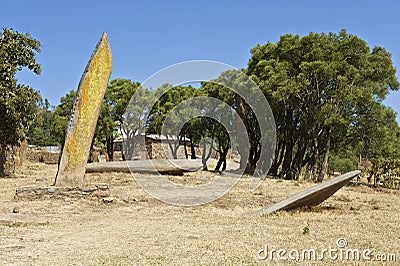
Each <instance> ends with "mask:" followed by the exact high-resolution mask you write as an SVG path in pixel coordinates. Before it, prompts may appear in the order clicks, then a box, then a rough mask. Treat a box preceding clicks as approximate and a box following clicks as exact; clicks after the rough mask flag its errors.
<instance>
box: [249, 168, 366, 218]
mask: <svg viewBox="0 0 400 266" xmlns="http://www.w3.org/2000/svg"><path fill="white" fill-rule="evenodd" d="M360 173H361V171H359V170H356V171H352V172H348V173H346V174H343V175H340V176H337V177H334V178H332V179H330V180H328V181H326V182H324V183H321V184H319V185H317V186H314V187H311V188H309V189H306V190H303V191H301V192H299V193H297V194H295V195H293V196H290V197H289V198H286V199H284V200H282V201H280V202H278V203H275V204H272V205H270V206H268V207H265V208H262V209H260V210H258V211H256V212H254V213H253V214H255V215H257V214H260V215H262V214H270V213H273V212H276V211H280V210H290V209H296V208H299V207H303V206H315V205H318V204H320V203H321V202H323V201H324V200H326V199H327V198H329V197H330V196H332V195H333V194H334V193H335V192H336V191H338V190H339V189H340V188H341V187H343V186H344V185H346V184H347V183H348V182H349V181H350V180H351V179H352V178H354V177H355V176H357V175H359V174H360Z"/></svg>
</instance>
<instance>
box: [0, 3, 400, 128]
mask: <svg viewBox="0 0 400 266" xmlns="http://www.w3.org/2000/svg"><path fill="white" fill-rule="evenodd" d="M399 12H400V1H395V0H393V1H386V0H381V1H368V0H364V1H357V0H353V1H348V0H347V1H342V0H339V1H240V2H239V1H140V2H139V1H118V0H115V1H100V0H98V1H74V0H71V1H40V0H36V1H2V3H1V4H0V26H1V27H7V28H11V27H12V28H14V29H15V30H17V31H19V32H21V33H25V32H29V33H30V34H31V35H32V36H33V37H34V38H36V39H38V40H40V41H41V43H42V52H41V53H40V54H39V55H38V61H39V63H40V64H41V65H42V74H41V75H40V76H35V75H34V74H32V73H30V72H28V71H22V72H21V73H20V74H19V75H18V78H19V81H20V82H22V83H25V84H28V85H31V86H32V87H34V88H35V89H37V90H40V92H41V94H42V96H43V97H44V98H48V99H49V100H50V102H51V104H53V105H57V104H58V102H59V99H60V97H61V96H63V95H65V94H66V93H67V92H68V91H69V90H71V89H76V87H77V85H78V83H79V79H80V77H81V75H82V72H83V70H84V68H85V66H86V63H87V61H88V59H89V57H90V55H91V53H92V51H93V49H94V46H95V44H96V42H97V41H98V39H99V38H100V36H101V34H102V32H103V31H106V32H107V35H108V39H109V42H110V45H111V49H112V53H113V73H112V76H111V79H114V78H118V77H121V78H129V79H131V80H133V81H139V82H143V81H144V80H145V79H146V78H148V77H149V76H150V75H152V74H153V73H155V72H156V71H158V70H160V69H162V68H164V67H167V66H169V65H171V64H175V63H179V62H182V61H187V60H194V59H208V60H216V61H220V62H223V63H226V64H229V65H232V66H234V67H237V68H243V67H246V64H247V61H248V59H249V58H250V52H249V50H250V49H251V48H252V47H254V46H255V45H256V44H258V43H260V44H264V43H266V42H267V41H271V42H276V41H277V40H278V38H279V36H280V35H282V34H285V33H293V34H300V35H306V34H308V33H309V32H310V31H313V32H336V33H337V32H339V31H340V30H341V29H347V31H348V32H349V33H351V34H356V35H358V36H359V37H361V38H363V39H364V40H366V41H367V42H368V44H369V45H370V46H371V47H373V46H375V45H379V46H383V47H385V48H386V49H387V50H388V51H389V52H390V53H391V54H392V59H393V62H394V65H395V66H396V68H397V69H400V27H399V25H400V23H399V22H398V14H399ZM399 71H400V70H399ZM397 76H398V77H399V79H400V75H399V74H397ZM399 102H400V93H391V95H389V96H388V98H387V99H386V100H385V104H386V105H389V106H391V107H392V108H393V109H395V110H396V111H397V112H398V113H400V103H399ZM399 118H400V116H399ZM398 120H399V121H400V119H398Z"/></svg>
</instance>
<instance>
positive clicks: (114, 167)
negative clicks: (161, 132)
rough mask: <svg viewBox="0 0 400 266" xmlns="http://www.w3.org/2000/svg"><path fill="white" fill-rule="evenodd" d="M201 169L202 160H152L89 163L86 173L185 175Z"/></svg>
mask: <svg viewBox="0 0 400 266" xmlns="http://www.w3.org/2000/svg"><path fill="white" fill-rule="evenodd" d="M201 167H202V163H201V161H200V160H187V159H175V160H166V159H152V160H138V161H122V162H105V163H89V164H88V165H87V166H86V173H106V172H125V173H142V174H143V173H145V174H167V175H183V173H185V172H194V171H197V170H200V169H201Z"/></svg>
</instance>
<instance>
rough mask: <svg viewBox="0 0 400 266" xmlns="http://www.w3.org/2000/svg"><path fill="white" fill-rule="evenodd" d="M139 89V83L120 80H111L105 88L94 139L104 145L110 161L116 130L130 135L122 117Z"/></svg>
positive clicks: (116, 134)
mask: <svg viewBox="0 0 400 266" xmlns="http://www.w3.org/2000/svg"><path fill="white" fill-rule="evenodd" d="M139 87H140V83H138V82H132V81H131V80H128V79H121V78H118V79H114V80H112V81H111V82H110V84H109V85H108V86H107V90H106V93H105V96H104V100H103V104H102V106H101V111H100V115H99V119H98V121H97V127H96V132H95V139H96V140H97V141H98V142H100V143H103V144H104V145H105V147H106V148H107V153H108V156H109V158H110V160H112V159H113V157H114V156H113V155H114V150H113V147H114V140H115V139H116V138H117V137H118V135H119V133H118V129H120V131H119V132H123V131H124V133H125V135H129V133H130V132H128V131H127V130H126V128H123V126H122V125H123V120H124V117H123V115H124V113H125V111H126V108H127V107H128V103H129V101H130V100H131V98H132V95H133V94H134V93H135V92H136V90H137V89H138V88H139Z"/></svg>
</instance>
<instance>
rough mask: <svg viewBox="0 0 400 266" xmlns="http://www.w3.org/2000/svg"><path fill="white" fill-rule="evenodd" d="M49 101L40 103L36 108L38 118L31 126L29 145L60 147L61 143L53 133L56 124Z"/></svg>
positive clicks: (28, 133) (28, 136)
mask: <svg viewBox="0 0 400 266" xmlns="http://www.w3.org/2000/svg"><path fill="white" fill-rule="evenodd" d="M52 109H54V107H52V106H50V103H49V101H48V100H47V99H45V100H44V101H43V100H41V101H39V103H38V105H37V107H36V118H35V120H33V121H32V122H31V124H30V126H29V131H28V132H27V138H28V142H29V144H33V145H37V146H51V145H59V144H60V143H59V142H58V140H57V139H56V138H55V136H54V135H53V132H52V126H53V124H54V120H53V119H54V116H53V110H52Z"/></svg>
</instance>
